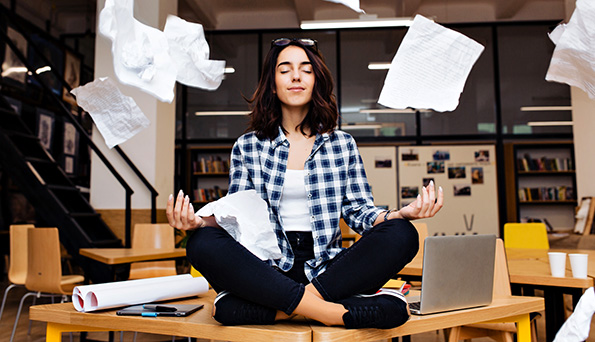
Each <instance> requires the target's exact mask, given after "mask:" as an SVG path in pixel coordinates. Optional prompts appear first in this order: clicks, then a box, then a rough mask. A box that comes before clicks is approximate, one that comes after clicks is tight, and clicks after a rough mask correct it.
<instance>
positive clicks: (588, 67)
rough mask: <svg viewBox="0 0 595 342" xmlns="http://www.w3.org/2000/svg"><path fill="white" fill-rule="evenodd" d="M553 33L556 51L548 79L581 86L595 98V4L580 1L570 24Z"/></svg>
mask: <svg viewBox="0 0 595 342" xmlns="http://www.w3.org/2000/svg"><path fill="white" fill-rule="evenodd" d="M556 31H559V32H556ZM560 31H561V34H560ZM552 34H553V35H554V38H552ZM552 34H550V38H552V41H554V43H555V44H556V48H555V49H554V54H553V56H552V60H551V61H550V67H549V68H548V71H547V75H546V76H545V79H546V80H547V81H553V82H560V83H566V84H568V85H571V86H574V87H578V88H580V89H582V90H583V91H584V92H586V93H587V95H589V98H591V99H595V2H594V1H593V0H578V1H577V2H576V8H575V10H574V12H573V13H572V16H571V17H570V20H569V21H568V24H566V25H565V27H562V28H560V27H559V28H556V30H554V32H552ZM556 36H557V38H556Z"/></svg>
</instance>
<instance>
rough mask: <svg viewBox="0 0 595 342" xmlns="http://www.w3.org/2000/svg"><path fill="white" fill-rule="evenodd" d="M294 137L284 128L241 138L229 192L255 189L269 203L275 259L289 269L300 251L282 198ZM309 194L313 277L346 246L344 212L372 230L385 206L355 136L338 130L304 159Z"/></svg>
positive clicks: (359, 227) (321, 138)
mask: <svg viewBox="0 0 595 342" xmlns="http://www.w3.org/2000/svg"><path fill="white" fill-rule="evenodd" d="M288 156H289V141H288V140H287V138H286V136H285V134H283V131H282V130H281V128H279V135H278V136H277V138H276V139H274V140H272V141H271V140H269V139H266V138H265V139H258V138H257V137H256V134H254V133H253V132H252V133H247V134H244V135H242V136H241V137H239V138H238V140H237V141H236V143H235V144H234V146H233V149H232V151H231V162H230V170H229V179H230V181H229V193H230V194H231V193H235V192H238V191H243V190H250V189H255V190H256V192H258V193H259V194H260V196H261V197H262V198H263V199H264V200H265V201H266V202H267V203H268V207H269V218H270V220H271V223H272V224H273V226H274V227H275V232H276V234H277V240H278V242H279V248H280V249H281V253H282V254H283V257H282V258H281V259H280V260H275V261H274V262H271V264H272V266H277V267H279V268H280V269H281V270H283V271H288V270H290V269H291V267H292V265H293V261H294V254H293V251H292V250H291V246H290V244H289V241H288V240H287V237H286V235H285V232H284V230H283V225H282V222H281V216H280V213H279V202H280V200H281V194H282V189H283V182H284V181H285V171H286V168H287V158H288ZM304 170H305V171H306V172H305V179H304V182H305V185H306V193H307V194H308V207H309V210H310V223H311V225H312V237H313V238H314V259H311V260H308V261H307V262H306V265H305V273H306V276H307V277H308V279H310V280H312V278H314V277H316V276H317V275H319V274H321V273H322V272H324V270H325V268H326V264H327V262H328V261H329V260H331V259H332V258H333V257H335V256H336V255H337V254H338V253H339V252H340V251H341V250H342V247H341V229H340V227H339V220H340V218H341V214H342V215H343V218H344V219H345V222H346V223H347V224H348V225H349V226H350V227H352V229H354V230H355V231H356V232H358V233H360V234H361V233H362V232H363V231H365V230H367V229H371V228H372V226H373V224H374V221H375V220H376V217H377V216H378V215H379V214H380V213H381V212H382V211H383V209H381V208H378V207H375V206H374V199H373V197H372V191H371V188H370V186H369V184H368V180H367V179H366V173H365V171H364V164H363V162H362V158H361V156H360V154H359V151H358V149H357V145H356V143H355V140H354V139H353V137H352V136H351V135H349V134H347V133H345V132H342V131H337V130H335V131H334V132H332V133H325V134H322V135H317V136H316V140H315V142H314V147H313V148H312V152H311V153H310V156H309V157H308V159H307V160H306V162H305V164H304Z"/></svg>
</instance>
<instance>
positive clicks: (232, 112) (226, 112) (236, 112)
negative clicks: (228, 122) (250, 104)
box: [194, 110, 250, 116]
mask: <svg viewBox="0 0 595 342" xmlns="http://www.w3.org/2000/svg"><path fill="white" fill-rule="evenodd" d="M248 114H250V111H242V110H221V111H211V112H195V113H194V115H197V116H226V115H248Z"/></svg>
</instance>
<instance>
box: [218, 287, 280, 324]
mask: <svg viewBox="0 0 595 342" xmlns="http://www.w3.org/2000/svg"><path fill="white" fill-rule="evenodd" d="M213 305H214V306H215V316H213V318H215V320H217V322H219V323H221V324H223V325H252V324H259V325H260V324H267V325H268V324H274V323H275V316H276V314H277V310H275V309H272V308H267V307H265V306H262V305H258V304H256V303H252V302H250V301H247V300H244V299H241V298H239V297H236V296H234V295H232V294H231V293H229V292H227V291H221V292H220V293H219V294H217V297H215V301H214V302H213Z"/></svg>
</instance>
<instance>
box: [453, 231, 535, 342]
mask: <svg viewBox="0 0 595 342" xmlns="http://www.w3.org/2000/svg"><path fill="white" fill-rule="evenodd" d="M511 295H512V292H511V290H510V277H509V275H508V262H507V261H506V250H505V249H504V243H503V242H502V240H501V239H497V240H496V259H495V264H494V289H493V297H494V298H502V297H510V296H511ZM516 331H517V330H516V325H515V324H514V323H511V322H500V323H478V324H472V325H466V326H461V327H455V328H451V329H450V332H449V333H447V334H446V335H448V337H447V340H448V342H457V341H459V340H468V339H471V338H477V337H491V338H493V339H495V340H496V341H499V342H512V341H513V334H514V333H516ZM531 335H532V336H531V340H532V341H537V338H536V331H535V327H533V329H532V331H531Z"/></svg>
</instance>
